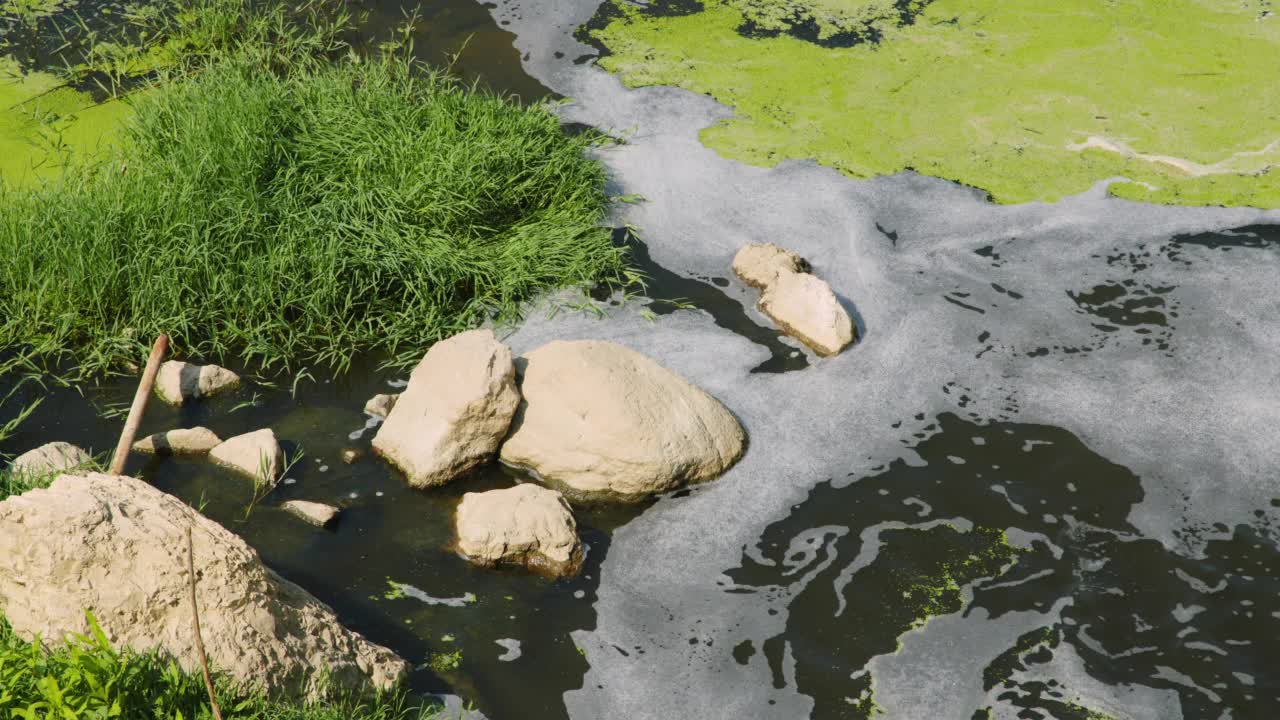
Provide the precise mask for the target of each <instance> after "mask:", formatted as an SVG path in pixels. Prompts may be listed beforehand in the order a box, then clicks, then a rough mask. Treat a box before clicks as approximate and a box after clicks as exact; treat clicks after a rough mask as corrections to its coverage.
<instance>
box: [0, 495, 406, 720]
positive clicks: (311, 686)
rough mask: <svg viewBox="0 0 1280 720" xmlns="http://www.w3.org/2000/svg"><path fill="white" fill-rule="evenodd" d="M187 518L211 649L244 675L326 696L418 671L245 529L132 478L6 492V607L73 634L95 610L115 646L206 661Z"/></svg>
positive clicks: (257, 682) (55, 632)
mask: <svg viewBox="0 0 1280 720" xmlns="http://www.w3.org/2000/svg"><path fill="white" fill-rule="evenodd" d="M188 530H190V531H191V537H192V548H193V555H194V561H195V567H196V571H197V573H198V576H197V581H198V585H197V587H196V593H197V595H198V597H199V599H200V624H201V628H202V630H203V637H204V647H205V651H206V652H207V654H208V659H209V664H211V665H214V666H216V667H217V668H218V670H219V671H221V672H222V673H225V677H226V678H227V679H228V680H229V681H231V682H232V683H233V684H234V685H236V686H238V687H240V688H242V689H243V690H245V691H251V692H262V693H264V694H266V695H267V696H271V697H277V696H284V697H288V698H302V697H309V698H318V697H319V696H320V695H321V694H322V693H324V692H326V691H331V692H333V693H335V694H337V693H342V692H346V691H351V692H360V691H364V690H366V689H368V688H369V687H370V686H373V687H374V688H390V687H392V686H394V685H395V684H397V683H398V682H399V681H401V680H402V679H404V678H405V676H406V675H407V674H408V671H409V669H410V668H409V665H408V664H407V663H406V662H405V661H404V660H402V659H401V658H399V657H397V656H396V655H395V654H394V653H392V652H391V651H390V650H388V649H386V648H384V647H381V646H379V645H375V644H373V643H371V642H369V641H368V640H366V639H365V638H363V637H361V636H360V635H357V634H356V633H354V632H352V631H350V630H348V629H347V628H345V627H343V626H342V624H341V623H340V622H339V621H338V618H337V617H336V616H335V615H334V612H333V610H331V609H330V608H329V607H328V606H326V605H325V604H324V603H322V602H320V601H319V600H317V599H316V598H314V597H312V596H311V594H309V593H308V592H307V591H306V590H303V589H302V588H301V587H299V586H297V585H295V584H293V583H291V582H289V581H288V580H285V579H283V578H281V577H280V576H279V575H277V574H276V573H275V572H273V571H272V570H271V569H270V568H268V567H267V566H266V565H264V564H263V562H262V560H261V558H260V557H259V556H258V553H257V552H255V551H254V549H253V548H251V547H250V546H249V545H248V544H247V543H245V541H244V540H243V539H241V538H240V537H238V536H237V535H235V534H234V533H232V532H230V531H229V530H227V529H226V528H224V527H222V526H221V525H219V524H218V523H216V522H214V521H213V520H210V519H209V518H206V517H204V516H203V515H201V514H200V513H198V512H196V511H194V510H192V509H191V508H190V507H188V506H187V505H186V504H184V503H183V502H182V501H181V500H178V499H177V498H175V497H173V496H171V495H167V494H165V493H163V492H161V491H159V490H157V489H156V488H154V487H151V486H150V485H148V484H147V483H145V482H142V481H140V480H136V479H134V478H131V477H118V476H111V475H99V474H88V475H85V476H73V475H63V476H61V477H59V478H58V479H57V480H55V481H54V483H53V485H52V486H51V487H50V488H49V489H47V490H32V491H30V492H28V493H26V494H24V495H21V496H15V497H11V498H9V499H8V500H5V501H4V502H0V612H3V614H4V617H5V619H6V620H8V622H9V623H10V624H11V625H12V627H13V630H14V632H15V633H16V634H17V635H18V636H19V637H22V638H24V639H26V640H30V639H32V638H33V637H36V636H37V635H38V636H40V637H42V638H44V641H45V642H47V643H50V644H54V643H59V644H60V643H61V642H62V640H63V638H65V637H66V636H67V635H68V634H69V633H82V634H84V633H88V632H89V626H88V622H87V620H86V617H85V609H86V608H91V609H92V610H93V614H94V616H95V617H96V619H97V621H98V622H99V623H100V624H101V627H102V629H103V631H104V632H105V633H106V634H107V636H108V637H109V638H111V640H112V644H113V645H114V646H116V647H128V648H131V649H133V650H137V651H138V652H149V651H152V650H155V651H157V652H159V653H160V654H161V655H162V656H164V657H170V658H173V659H174V660H176V661H177V662H178V664H179V665H181V667H182V668H184V669H185V670H186V671H188V672H192V671H197V672H198V668H199V667H200V660H199V653H198V651H197V649H196V643H195V640H194V636H193V634H192V632H191V606H190V605H189V604H188V600H187V597H188V595H187V594H188V593H189V592H190V589H189V586H188V583H189V582H190V578H189V577H188V575H187V571H186V568H187V532H188ZM318 669H321V670H323V672H319V671H318ZM326 686H327V687H326ZM137 716H138V715H137V714H136V713H135V714H134V715H133V717H137Z"/></svg>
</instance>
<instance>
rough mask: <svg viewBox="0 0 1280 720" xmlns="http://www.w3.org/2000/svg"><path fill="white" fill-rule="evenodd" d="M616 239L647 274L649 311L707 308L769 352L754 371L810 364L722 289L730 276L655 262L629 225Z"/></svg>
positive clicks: (603, 294)
mask: <svg viewBox="0 0 1280 720" xmlns="http://www.w3.org/2000/svg"><path fill="white" fill-rule="evenodd" d="M613 240H614V242H615V243H617V244H619V245H623V246H625V247H626V248H627V250H628V261H629V262H630V263H631V264H632V266H634V267H635V268H636V269H637V270H639V271H640V272H641V273H643V274H644V276H645V278H646V280H645V283H646V285H645V291H644V294H645V296H646V297H647V298H649V299H650V300H652V302H651V303H650V305H649V310H650V311H651V312H653V313H654V314H655V315H669V314H671V313H673V312H675V311H677V310H680V309H685V308H688V307H690V306H691V307H694V308H697V309H698V310H703V311H705V312H706V313H707V314H708V315H710V316H711V318H712V319H713V320H714V321H715V323H716V325H717V326H719V327H722V328H724V329H726V330H728V331H730V332H732V333H734V334H735V335H738V336H741V337H743V338H746V339H747V340H750V341H751V342H753V343H755V344H757V345H759V346H761V347H763V348H765V349H766V350H768V351H769V359H768V360H765V361H764V362H762V363H760V364H759V365H757V366H756V367H754V368H752V369H751V372H753V373H758V372H764V373H780V372H789V371H791V370H803V369H804V368H806V367H809V359H808V358H807V357H806V356H805V354H804V353H803V352H801V351H800V350H798V349H796V348H795V347H794V346H792V345H788V344H787V343H785V342H783V341H782V338H783V337H785V336H784V335H783V334H782V333H781V332H779V331H778V330H777V329H775V328H772V327H765V326H763V325H760V324H758V323H756V321H755V320H753V319H752V318H751V316H750V315H748V314H747V310H746V308H745V307H743V305H742V303H740V302H738V301H737V300H735V299H733V298H732V297H730V296H729V294H728V293H726V292H725V291H724V290H722V289H721V288H726V287H728V286H729V279H728V278H724V277H712V278H702V279H698V278H691V277H686V276H684V275H680V274H678V273H675V272H672V271H671V270H668V269H667V268H664V267H662V266H661V265H659V264H658V263H656V262H654V261H653V259H652V258H651V257H649V248H648V247H646V246H645V244H644V243H643V242H641V241H640V240H639V239H638V238H636V237H635V236H634V235H633V234H631V233H630V232H629V231H628V230H627V229H626V228H616V229H614V231H613ZM610 293H611V290H610V289H609V288H604V287H602V288H598V289H597V291H596V292H595V293H593V297H594V298H595V299H596V300H599V301H602V302H603V301H606V300H608V299H609V294H610Z"/></svg>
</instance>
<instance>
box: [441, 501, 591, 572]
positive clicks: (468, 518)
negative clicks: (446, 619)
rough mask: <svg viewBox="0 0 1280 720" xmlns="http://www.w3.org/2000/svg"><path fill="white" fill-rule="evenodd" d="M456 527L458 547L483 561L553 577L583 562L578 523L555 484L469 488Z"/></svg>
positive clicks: (473, 560)
mask: <svg viewBox="0 0 1280 720" xmlns="http://www.w3.org/2000/svg"><path fill="white" fill-rule="evenodd" d="M454 527H455V530H456V531H457V535H458V551H459V552H460V553H462V555H463V556H464V557H466V558H467V559H468V560H470V561H471V562H474V563H476V564H478V565H483V566H486V567H491V566H494V565H519V566H522V567H526V568H528V569H530V570H533V571H534V572H538V573H541V574H544V575H550V576H552V577H564V576H567V575H574V574H576V573H577V572H578V570H579V569H580V568H581V567H582V543H581V542H580V541H579V540H578V525H577V523H576V522H575V521H574V519H573V512H572V511H571V510H570V509H569V503H567V502H565V499H564V497H563V496H562V495H561V494H560V493H558V492H556V491H555V490H548V489H547V488H544V487H541V486H538V485H530V484H523V485H517V486H515V487H513V488H506V489H505V490H489V491H487V492H478V493H467V494H465V495H463V496H462V502H461V503H459V505H458V512H457V515H455V521H454Z"/></svg>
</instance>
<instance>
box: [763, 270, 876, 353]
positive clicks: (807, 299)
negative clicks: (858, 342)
mask: <svg viewBox="0 0 1280 720" xmlns="http://www.w3.org/2000/svg"><path fill="white" fill-rule="evenodd" d="M760 311H761V312H763V313H764V314H766V315H768V316H769V317H770V318H772V319H773V321H774V322H776V323H777V324H778V327H779V328H780V329H781V330H782V331H783V332H784V333H786V334H788V335H791V336H792V337H794V338H796V339H797V340H799V341H800V342H803V343H804V344H805V345H808V346H809V347H811V348H813V349H814V351H815V352H817V353H818V354H819V355H836V354H838V353H839V352H840V351H841V350H843V349H845V348H846V347H848V346H849V344H850V343H852V342H853V338H854V334H853V320H852V319H850V318H849V313H848V312H846V311H845V309H844V306H843V305H841V304H840V300H839V299H837V298H836V294H835V293H834V292H832V291H831V287H830V286H829V285H827V283H826V282H825V281H823V280H821V279H819V278H817V277H815V276H813V275H809V274H807V273H780V274H779V275H778V276H777V277H775V278H774V280H773V283H772V284H770V285H769V286H768V287H767V288H765V291H764V292H763V293H762V294H761V295H760Z"/></svg>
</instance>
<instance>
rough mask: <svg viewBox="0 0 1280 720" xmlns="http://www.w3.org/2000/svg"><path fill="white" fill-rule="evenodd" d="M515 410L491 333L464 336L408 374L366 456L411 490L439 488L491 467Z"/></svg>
mask: <svg viewBox="0 0 1280 720" xmlns="http://www.w3.org/2000/svg"><path fill="white" fill-rule="evenodd" d="M519 404H520V391H519V390H517V389H516V369H515V364H514V362H513V361H512V358H511V349H510V348H508V347H507V346H506V345H503V344H502V343H500V342H498V340H497V338H495V337H494V335H493V332H492V331H489V330H471V331H468V332H464V333H461V334H459V335H455V336H453V337H451V338H449V339H448V340H444V341H441V342H438V343H436V344H435V345H433V346H432V347H431V349H430V350H429V351H428V352H427V354H426V357H424V358H422V362H420V363H418V366H417V367H416V368H414V370H413V374H412V375H411V376H410V378H409V385H408V387H406V388H405V390H404V392H403V393H401V395H400V398H399V400H397V401H396V404H395V406H394V407H393V408H392V409H391V414H390V415H388V416H387V419H386V421H385V422H384V423H383V424H382V427H381V428H379V430H378V434H377V435H376V436H374V438H373V449H374V452H376V453H378V454H379V455H381V456H382V457H384V458H386V459H387V460H388V461H389V462H391V464H393V465H395V466H396V467H397V468H399V469H400V470H401V471H402V472H403V473H404V474H405V477H406V478H407V479H408V482H409V484H410V485H412V486H413V487H418V488H424V487H431V486H435V485H443V484H445V483H447V482H450V481H451V480H454V479H455V478H458V477H460V476H462V475H464V474H466V473H467V472H468V471H470V470H472V469H473V468H475V467H476V466H478V465H481V464H483V463H486V462H489V461H490V460H492V459H493V457H494V454H495V453H497V451H498V445H499V444H500V443H501V442H502V438H503V436H505V435H506V434H507V430H508V428H510V426H511V419H512V417H513V416H514V415H515V412H516V406H517V405H519Z"/></svg>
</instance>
